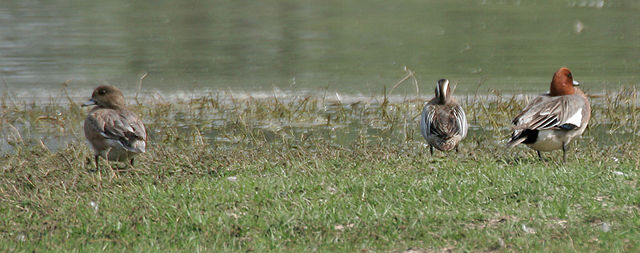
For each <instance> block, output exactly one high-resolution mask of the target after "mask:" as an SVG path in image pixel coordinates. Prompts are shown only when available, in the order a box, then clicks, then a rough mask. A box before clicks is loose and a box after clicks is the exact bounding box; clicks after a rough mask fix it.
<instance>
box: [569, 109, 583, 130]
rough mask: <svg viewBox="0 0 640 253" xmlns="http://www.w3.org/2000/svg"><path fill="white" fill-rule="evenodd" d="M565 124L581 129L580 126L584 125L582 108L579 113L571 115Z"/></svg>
mask: <svg viewBox="0 0 640 253" xmlns="http://www.w3.org/2000/svg"><path fill="white" fill-rule="evenodd" d="M565 124H572V125H576V126H578V127H580V125H582V108H578V111H577V112H576V113H574V114H573V115H571V117H569V119H567V121H566V122H565Z"/></svg>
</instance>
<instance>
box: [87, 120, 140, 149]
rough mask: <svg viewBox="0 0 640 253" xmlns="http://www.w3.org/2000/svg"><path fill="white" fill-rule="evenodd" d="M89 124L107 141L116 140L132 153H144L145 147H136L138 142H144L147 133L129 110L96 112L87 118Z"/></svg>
mask: <svg viewBox="0 0 640 253" xmlns="http://www.w3.org/2000/svg"><path fill="white" fill-rule="evenodd" d="M87 120H88V124H89V125H90V126H91V127H93V128H95V129H96V130H98V132H99V133H100V135H101V136H102V137H104V138H106V139H110V140H114V141H117V143H119V144H120V145H121V146H122V148H124V149H127V150H128V151H131V152H136V153H142V152H144V145H141V146H140V145H135V144H136V142H138V141H142V142H144V141H145V140H146V139H147V133H146V131H145V129H144V124H143V123H142V121H141V120H140V119H139V118H138V117H137V116H136V115H135V114H134V113H133V112H131V111H129V110H111V109H103V110H96V111H94V113H91V114H90V115H89V117H87Z"/></svg>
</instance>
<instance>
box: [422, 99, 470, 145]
mask: <svg viewBox="0 0 640 253" xmlns="http://www.w3.org/2000/svg"><path fill="white" fill-rule="evenodd" d="M420 130H421V133H422V136H423V137H424V138H425V139H427V138H430V137H433V136H435V137H438V138H442V139H449V138H451V137H453V136H457V135H459V136H462V137H465V136H466V135H467V130H468V126H467V117H466V114H465V113H464V110H463V109H462V107H461V106H460V105H452V106H446V105H437V104H427V105H426V106H425V107H424V108H423V109H422V117H421V119H420Z"/></svg>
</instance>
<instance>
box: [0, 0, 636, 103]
mask: <svg viewBox="0 0 640 253" xmlns="http://www.w3.org/2000/svg"><path fill="white" fill-rule="evenodd" d="M639 11H640V2H638V1H635V0H626V1H604V0H567V1H520V0H474V1H466V0H465V1H462V0H441V1H418V0H403V1H381V0H375V1H364V0H357V1H336V0H330V1H308V0H306V1H294V0H281V1H275V0H267V1H219V0H214V1H200V0H184V1H157V0H139V1H128V0H114V1H97V2H96V1H84V0H50V1H39V0H5V1H3V4H2V5H1V6H0V21H1V22H2V25H1V26H0V76H1V77H2V84H1V85H0V91H3V93H4V92H7V91H8V92H10V93H9V94H10V95H11V96H14V97H16V98H17V99H24V98H28V97H47V96H49V95H50V93H52V92H53V91H57V90H59V88H60V84H62V83H64V82H67V84H68V87H69V89H70V90H71V93H72V95H73V96H78V97H79V96H83V97H84V96H88V95H89V94H90V90H91V89H92V88H93V87H95V86H96V85H97V84H101V83H111V84H115V85H118V86H120V87H123V88H124V89H125V90H128V91H133V90H135V87H136V84H137V83H138V79H139V77H140V76H142V75H143V74H144V73H148V76H147V77H146V78H145V79H144V86H143V87H144V90H147V91H159V92H162V93H165V94H166V93H176V92H185V93H187V94H190V93H194V92H195V93H198V91H200V90H203V89H206V90H233V91H237V92H245V93H248V94H253V93H255V92H269V93H271V92H274V88H277V90H276V91H275V92H277V91H278V90H281V91H292V90H293V91H300V90H304V91H311V92H323V91H325V90H328V91H330V92H335V91H338V92H343V93H349V94H380V93H381V91H382V89H383V87H385V86H386V87H390V86H393V85H394V84H395V83H396V81H398V80H399V79H401V78H402V77H403V76H404V75H405V74H406V72H405V71H404V70H403V69H404V68H403V67H404V66H405V65H406V66H408V67H409V68H410V69H411V70H413V71H415V72H416V77H417V79H418V82H419V84H420V86H421V87H420V88H421V94H423V95H427V96H428V95H430V94H431V93H432V92H431V90H432V87H433V83H434V81H435V80H437V79H439V78H443V77H446V78H449V79H451V80H453V81H454V82H457V83H458V84H459V85H458V89H457V91H458V93H475V92H476V91H478V92H480V93H487V92H490V91H491V90H492V89H500V90H502V91H503V92H507V93H517V92H527V93H530V92H532V93H539V92H542V91H544V90H546V89H547V88H548V83H549V81H550V78H551V75H552V74H553V72H554V71H555V70H556V69H557V68H558V67H560V66H567V67H570V68H571V69H572V70H573V72H574V76H575V78H576V79H577V80H580V81H582V82H583V85H584V87H585V88H586V89H587V90H590V91H597V92H599V91H601V90H602V89H605V88H613V87H617V86H619V85H626V86H630V85H636V84H638V82H639V81H640V77H639V76H638V75H637V73H640V60H639V59H640V50H638V49H639V48H640V44H639V41H640V19H638V16H637V13H638V12H639ZM395 92H396V93H400V94H414V93H415V88H414V87H413V86H412V85H411V83H409V82H408V83H405V84H403V85H401V86H400V88H399V89H397V90H396V91H395Z"/></svg>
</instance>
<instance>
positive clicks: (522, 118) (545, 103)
mask: <svg viewBox="0 0 640 253" xmlns="http://www.w3.org/2000/svg"><path fill="white" fill-rule="evenodd" d="M581 104H582V101H580V100H579V98H578V97H577V96H574V95H568V96H556V97H551V96H549V95H542V96H538V97H537V98H535V99H534V100H533V101H531V103H529V105H527V106H526V107H525V108H524V109H523V110H522V112H520V114H518V115H517V116H516V117H515V118H514V119H513V120H512V123H513V124H514V125H515V126H514V127H513V129H514V130H522V129H530V130H544V129H565V130H571V129H575V128H578V127H580V126H581V125H582V117H583V113H582V107H581Z"/></svg>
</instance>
